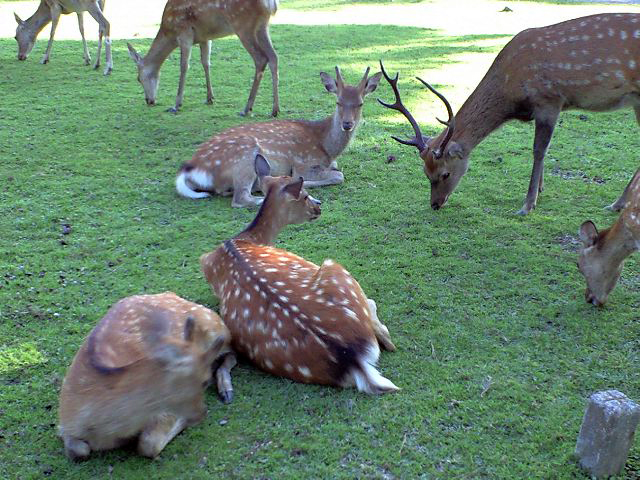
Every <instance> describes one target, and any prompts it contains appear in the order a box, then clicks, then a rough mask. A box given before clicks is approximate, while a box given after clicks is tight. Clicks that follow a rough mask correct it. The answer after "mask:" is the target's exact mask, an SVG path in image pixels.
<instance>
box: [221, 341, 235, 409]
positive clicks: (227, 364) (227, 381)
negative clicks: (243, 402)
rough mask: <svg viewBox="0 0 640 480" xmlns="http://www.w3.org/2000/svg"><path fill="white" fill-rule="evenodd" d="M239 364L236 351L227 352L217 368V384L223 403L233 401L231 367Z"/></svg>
mask: <svg viewBox="0 0 640 480" xmlns="http://www.w3.org/2000/svg"><path fill="white" fill-rule="evenodd" d="M236 364H237V361H236V356H235V354H234V353H227V354H226V355H225V356H224V360H223V362H222V364H221V365H220V366H219V367H218V369H217V370H216V384H217V386H218V395H219V396H220V400H221V401H222V403H231V402H232V401H233V385H232V384H231V369H232V368H233V367H235V366H236Z"/></svg>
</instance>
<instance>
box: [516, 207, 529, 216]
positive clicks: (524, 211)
mask: <svg viewBox="0 0 640 480" xmlns="http://www.w3.org/2000/svg"><path fill="white" fill-rule="evenodd" d="M531 210H533V209H532V208H527V207H522V208H521V209H520V210H518V211H517V212H516V215H528V214H529V212H530V211H531Z"/></svg>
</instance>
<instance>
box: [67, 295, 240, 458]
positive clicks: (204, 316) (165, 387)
mask: <svg viewBox="0 0 640 480" xmlns="http://www.w3.org/2000/svg"><path fill="white" fill-rule="evenodd" d="M228 351H229V331H228V330H227V328H226V327H225V325H224V324H223V323H222V321H221V320H220V317H219V316H218V315H216V314H215V313H214V312H213V311H211V310H209V309H208V308H205V307H203V306H201V305H198V304H195V303H192V302H188V301H187V300H184V299H182V298H180V297H178V296H177V295H176V294H174V293H172V292H166V293H162V294H159V295H137V296H133V297H128V298H125V299H123V300H120V301H119V302H118V303H116V304H115V305H114V306H113V307H111V309H110V310H109V311H108V312H107V314H106V315H105V316H104V318H103V319H102V320H101V321H100V322H99V323H98V325H96V327H95V328H94V329H93V331H92V332H91V333H90V334H89V336H88V337H87V338H86V339H85V341H84V343H83V344H82V347H80V350H79V351H78V353H77V354H76V356H75V358H74V359H73V363H72V364H71V367H69V370H68V372H67V375H66V377H65V379H64V383H63V384H62V391H61V393H60V411H59V415H60V427H59V431H60V436H61V437H62V439H63V440H64V446H65V452H66V454H67V456H68V457H69V458H71V459H73V460H81V459H84V458H87V457H88V456H89V454H90V453H91V451H92V450H107V449H111V448H116V447H118V446H119V445H121V444H122V443H123V442H126V441H128V440H131V439H135V438H136V437H138V452H139V453H140V454H141V455H144V456H147V457H155V456H156V455H158V454H159V453H160V451H162V449H163V448H164V447H165V445H167V443H169V441H171V439H172V438H173V437H175V436H176V435H177V434H178V433H180V432H181V431H182V430H183V429H184V428H185V427H188V426H190V425H193V424H195V423H198V422H199V421H200V420H202V419H203V418H204V416H205V415H206V406H205V403H204V395H203V393H204V389H205V388H206V387H207V385H208V384H209V382H210V381H211V372H212V364H213V363H214V361H215V360H216V359H217V358H219V357H221V356H222V355H224V354H225V353H227V352H228ZM233 364H234V363H233V360H232V362H231V363H229V362H228V361H227V360H225V363H223V365H222V366H221V367H220V368H219V369H218V371H217V373H216V376H217V379H218V391H219V392H220V394H221V396H222V397H223V400H224V399H226V400H230V398H231V395H232V392H233V389H232V387H231V377H230V373H229V372H230V369H231V368H232V367H233Z"/></svg>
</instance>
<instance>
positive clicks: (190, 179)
mask: <svg viewBox="0 0 640 480" xmlns="http://www.w3.org/2000/svg"><path fill="white" fill-rule="evenodd" d="M368 75H369V69H368V68H367V71H366V72H365V74H364V77H363V78H362V80H361V81H360V83H359V84H358V85H357V86H351V85H346V84H345V83H344V82H343V80H342V75H341V74H340V70H339V69H338V67H336V78H335V79H334V78H332V77H331V76H330V75H328V74H327V73H324V72H322V73H320V78H321V80H322V83H323V84H324V86H325V88H326V89H327V91H329V92H331V93H333V94H335V95H336V97H337V103H336V109H335V111H334V112H333V115H331V116H330V117H327V118H325V119H324V120H319V121H306V120H273V121H270V122H261V123H253V124H246V125H239V126H236V127H232V128H229V129H227V130H224V131H223V132H220V133H218V134H216V135H214V136H213V137H212V138H211V139H210V140H209V141H207V142H205V143H203V144H202V145H200V147H199V148H198V150H197V151H196V153H195V154H194V156H193V158H192V159H191V160H190V161H188V162H186V163H185V164H184V165H183V166H182V167H181V168H180V170H179V172H178V175H177V177H176V190H177V191H178V193H179V194H180V195H182V196H184V197H188V198H204V197H208V196H210V195H211V194H213V193H216V194H218V195H232V194H233V200H232V202H231V205H232V206H233V207H253V206H255V205H260V204H261V203H262V200H263V199H262V198H261V197H255V196H253V195H252V191H254V190H256V189H257V188H258V185H257V175H256V173H255V170H254V159H255V157H256V154H258V153H261V154H264V155H266V156H268V157H269V162H270V164H271V167H272V173H273V175H291V176H292V177H294V178H298V177H303V178H304V179H305V183H304V186H305V187H306V188H309V187H319V186H324V185H336V184H340V183H342V182H343V181H344V176H343V174H342V172H340V171H339V170H338V169H337V161H336V159H337V157H338V156H339V155H340V154H341V153H342V152H343V151H344V149H345V148H346V147H347V146H348V145H349V143H350V142H351V140H352V139H353V137H354V135H355V131H356V128H357V126H358V124H359V123H360V119H361V117H362V105H363V103H364V98H365V97H366V96H367V95H368V94H369V93H371V92H373V91H374V90H375V89H376V87H377V86H378V83H379V81H380V75H381V74H380V73H377V74H375V75H373V76H372V77H369V76H368Z"/></svg>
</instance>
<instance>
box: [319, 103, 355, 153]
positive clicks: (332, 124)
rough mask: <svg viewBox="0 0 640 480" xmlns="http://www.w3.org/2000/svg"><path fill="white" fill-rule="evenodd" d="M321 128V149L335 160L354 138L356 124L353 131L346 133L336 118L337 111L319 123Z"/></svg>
mask: <svg viewBox="0 0 640 480" xmlns="http://www.w3.org/2000/svg"><path fill="white" fill-rule="evenodd" d="M321 126H322V149H323V150H324V151H325V152H326V153H327V155H328V156H329V157H330V158H331V160H334V159H335V158H337V157H338V156H339V155H340V154H341V153H342V152H343V151H344V149H345V148H347V146H348V145H349V142H351V139H352V138H353V136H354V133H355V130H356V128H357V126H358V124H356V125H355V126H354V127H353V129H351V130H350V131H348V132H346V131H344V130H342V121H341V120H340V117H339V116H338V109H337V108H336V111H335V112H333V115H332V116H331V117H329V118H326V119H325V120H323V121H322V122H321Z"/></svg>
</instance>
